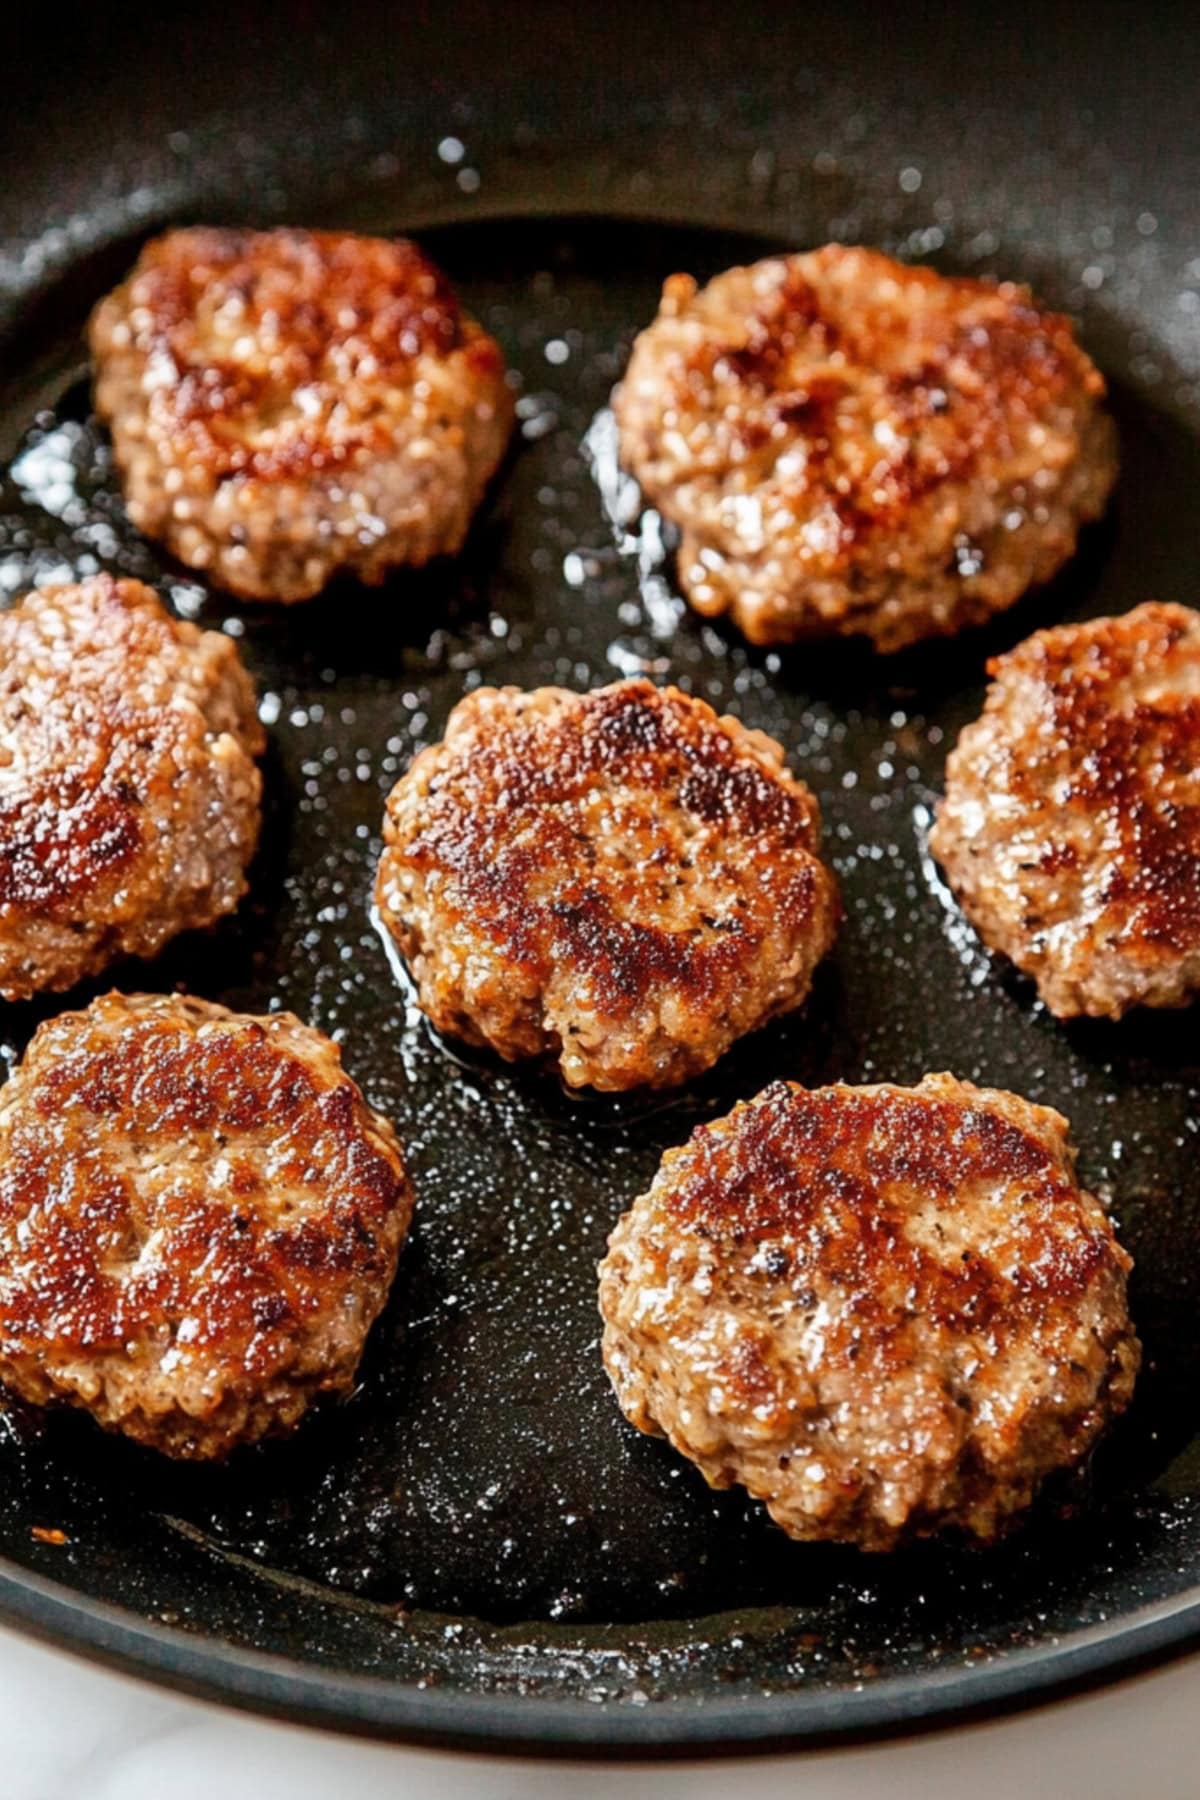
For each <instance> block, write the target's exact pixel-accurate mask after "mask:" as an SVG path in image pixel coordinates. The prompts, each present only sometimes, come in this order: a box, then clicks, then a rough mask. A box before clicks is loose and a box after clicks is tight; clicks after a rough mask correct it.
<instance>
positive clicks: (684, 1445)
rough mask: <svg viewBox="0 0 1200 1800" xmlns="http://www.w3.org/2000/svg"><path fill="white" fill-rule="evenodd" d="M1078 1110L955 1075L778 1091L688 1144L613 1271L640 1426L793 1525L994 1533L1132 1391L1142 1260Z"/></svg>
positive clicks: (618, 1237)
mask: <svg viewBox="0 0 1200 1800" xmlns="http://www.w3.org/2000/svg"><path fill="white" fill-rule="evenodd" d="M1073 1162H1074V1156H1073V1152H1072V1150H1071V1148H1070V1145H1069V1142H1068V1127H1067V1123H1066V1121H1065V1119H1063V1118H1061V1117H1060V1116H1059V1114H1058V1113H1056V1112H1052V1111H1050V1110H1049V1109H1048V1108H1046V1107H1041V1106H1033V1105H1031V1104H1030V1103H1029V1102H1028V1101H1025V1100H1021V1099H1018V1098H1017V1096H1016V1095H1014V1094H1008V1093H1003V1092H998V1091H994V1090H990V1089H980V1088H974V1087H972V1086H970V1085H969V1084H968V1083H966V1082H960V1081H957V1080H955V1079H954V1077H953V1076H950V1075H927V1076H926V1077H925V1079H924V1080H923V1081H922V1082H921V1083H920V1084H919V1086H918V1087H916V1088H900V1087H893V1086H890V1085H881V1086H878V1087H865V1088H851V1087H830V1088H822V1089H818V1090H815V1091H810V1090H807V1089H804V1088H800V1087H797V1086H795V1085H794V1084H792V1083H785V1082H776V1083H774V1084H773V1085H772V1086H771V1087H769V1088H767V1089H766V1090H765V1092H764V1093H762V1094H760V1095H759V1096H758V1098H757V1099H756V1100H754V1101H751V1102H750V1103H749V1104H748V1105H743V1106H738V1107H736V1108H735V1109H734V1111H733V1112H732V1113H731V1114H729V1116H728V1117H727V1118H724V1119H719V1120H717V1121H716V1122H715V1123H714V1124H711V1125H705V1126H701V1127H699V1128H698V1129H697V1130H696V1131H695V1132H694V1133H693V1134H692V1137H691V1139H690V1141H689V1142H688V1143H687V1144H685V1145H684V1146H683V1147H682V1148H681V1149H678V1150H673V1151H669V1152H668V1153H667V1155H666V1157H665V1158H664V1159H663V1163H662V1167H661V1169H660V1171H659V1174H658V1176H657V1178H656V1180H655V1182H654V1185H653V1186H652V1188H651V1189H650V1191H649V1193H648V1194H645V1195H644V1196H643V1197H642V1198H641V1199H640V1200H638V1201H637V1202H636V1203H635V1204H634V1206H633V1208H632V1210H631V1211H630V1212H628V1213H627V1214H626V1215H625V1217H624V1218H623V1219H622V1220H621V1222H620V1224H619V1225H618V1226H617V1228H616V1230H615V1231H614V1232H613V1235H612V1237H611V1238H610V1240H609V1250H608V1255H607V1257H606V1258H605V1260H604V1262H603V1263H602V1264H601V1265H600V1278H601V1279H600V1309H601V1312H602V1314H603V1316H604V1321H605V1326H604V1339H603V1355H604V1362H605V1367H606V1368H607V1370H608V1372H609V1375H610V1376H611V1378H612V1381H613V1385H614V1387H615V1389H616V1393H617V1398H618V1400H619V1402H620V1404H621V1408H622V1410H623V1411H624V1413H625V1414H626V1416H627V1417H628V1418H629V1419H630V1420H631V1421H632V1423H633V1424H634V1425H636V1426H637V1427H638V1429H639V1430H641V1431H646V1432H651V1433H656V1432H661V1433H663V1434H665V1435H666V1436H667V1437H668V1438H669V1439H670V1441H671V1443H672V1444H673V1445H674V1446H675V1448H676V1449H677V1450H680V1451H682V1452H683V1454H684V1455H685V1456H689V1457H690V1458H691V1459H692V1460H693V1461H694V1462H695V1463H697V1464H698V1466H699V1468H700V1469H701V1471H702V1472H703V1474H704V1476H705V1479H706V1480H707V1481H708V1482H709V1483H710V1484H711V1485H712V1486H713V1487H728V1486H730V1485H731V1484H732V1483H734V1482H741V1483H742V1484H743V1485H744V1486H745V1487H747V1488H748V1489H749V1491H750V1492H751V1493H752V1494H753V1495H755V1496H756V1497H757V1498H758V1499H760V1500H763V1501H764V1502H765V1503H766V1506H767V1508H768V1510H769V1511H770V1513H771V1515H772V1517H773V1518H774V1519H775V1520H776V1521H777V1523H778V1524H780V1525H782V1526H783V1528H784V1530H785V1531H787V1532H788V1533H789V1534H790V1535H791V1536H793V1537H797V1538H812V1539H817V1538H821V1539H837V1540H842V1541H847V1542H852V1543H856V1544H858V1545H860V1546H861V1547H862V1548H864V1549H870V1550H886V1549H890V1548H892V1547H893V1546H894V1545H896V1544H897V1543H898V1542H900V1541H902V1540H903V1539H905V1538H908V1537H911V1536H918V1535H925V1534H928V1533H931V1532H934V1531H937V1530H940V1529H943V1528H946V1527H953V1528H956V1529H957V1530H959V1531H960V1532H963V1533H965V1534H967V1535H968V1536H970V1537H972V1538H975V1539H978V1540H980V1541H984V1542H987V1541H989V1540H990V1539H992V1538H994V1537H995V1536H996V1535H997V1534H998V1533H999V1532H1000V1531H1001V1530H1002V1529H1003V1528H1004V1527H1005V1526H1006V1524H1008V1522H1009V1521H1010V1520H1011V1519H1012V1518H1013V1516H1014V1515H1015V1514H1017V1513H1018V1512H1020V1511H1021V1509H1022V1508H1024V1507H1025V1506H1027V1505H1028V1504H1029V1502H1030V1500H1031V1499H1032V1497H1033V1495H1034V1493H1035V1491H1036V1489H1037V1487H1038V1485H1039V1484H1040V1482H1041V1481H1042V1480H1043V1478H1044V1477H1045V1476H1047V1475H1048V1474H1049V1473H1050V1472H1051V1471H1052V1470H1054V1469H1057V1468H1060V1467H1068V1466H1071V1465H1073V1464H1076V1463H1078V1462H1079V1461H1080V1460H1081V1459H1082V1458H1083V1457H1084V1456H1085V1455H1086V1453H1087V1451H1088V1450H1089V1449H1090V1447H1091V1445H1092V1444H1093V1442H1094V1441H1095V1439H1096V1436H1097V1434H1098V1433H1099V1432H1100V1430H1101V1429H1102V1427H1103V1425H1104V1423H1105V1421H1106V1420H1107V1419H1108V1418H1110V1417H1112V1416H1113V1415H1114V1414H1116V1413H1119V1412H1121V1411H1122V1410H1123V1409H1124V1407H1125V1406H1126V1405H1127V1404H1128V1401H1129V1398H1130V1394H1131V1392H1132V1389H1133V1383H1134V1378H1135V1375H1136V1372H1137V1367H1138V1359H1139V1348H1138V1343H1137V1340H1136V1338H1135V1337H1134V1335H1133V1330H1132V1327H1131V1325H1130V1321H1129V1314H1128V1310H1127V1306H1126V1297H1125V1287H1126V1277H1127V1274H1128V1271H1129V1269H1130V1267H1131V1263H1130V1258H1129V1257H1128V1255H1127V1254H1126V1252H1125V1251H1124V1250H1123V1249H1122V1248H1121V1247H1120V1245H1119V1244H1118V1243H1117V1242H1116V1240H1115V1238H1114V1236H1113V1232H1112V1228H1111V1226H1110V1225H1109V1222H1108V1220H1107V1218H1106V1216H1105V1214H1104V1212H1103V1210H1102V1208H1101V1207H1100V1205H1099V1203H1098V1202H1097V1201H1096V1200H1095V1199H1093V1197H1092V1196H1091V1195H1090V1194H1088V1193H1086V1192H1084V1191H1082V1190H1081V1189H1080V1187H1079V1185H1078V1183H1077V1181H1076V1179H1075V1175H1074V1171H1073Z"/></svg>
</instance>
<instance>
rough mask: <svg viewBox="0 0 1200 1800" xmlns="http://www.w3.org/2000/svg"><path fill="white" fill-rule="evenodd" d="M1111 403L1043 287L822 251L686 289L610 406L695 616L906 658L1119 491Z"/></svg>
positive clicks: (1056, 553)
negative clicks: (675, 549)
mask: <svg viewBox="0 0 1200 1800" xmlns="http://www.w3.org/2000/svg"><path fill="white" fill-rule="evenodd" d="M1103 395H1104V382H1103V380H1102V378H1101V376H1100V375H1099V373H1098V372H1097V370H1096V369H1095V368H1094V367H1093V365H1092V363H1091V362H1090V361H1089V360H1088V358H1087V357H1086V356H1085V355H1084V353H1083V351H1082V350H1081V349H1080V348H1079V346H1078V345H1077V344H1076V342H1075V339H1074V337H1073V335H1072V331H1071V326H1070V324H1069V323H1068V321H1067V320H1066V319H1064V318H1060V317H1058V316H1057V315H1056V314H1054V313H1048V312H1044V311H1042V310H1041V308H1040V307H1039V306H1038V305H1037V304H1036V302H1035V301H1034V300H1033V298H1032V296H1031V295H1030V293H1029V291H1028V289H1026V288H1023V287H1018V286H1015V285H1014V284H1012V283H1009V282H1006V283H1004V284H1003V285H1001V286H995V285H993V284H991V283H987V282H982V281H966V280H950V279H948V278H947V277H945V276H941V275H937V274H935V273H934V271H933V270H931V269H913V268H906V267H904V265H902V264H900V263H896V262H893V261H892V260H891V259H890V258H889V257H886V256H881V255H880V254H879V252H878V251H874V250H859V249H843V248H842V247H841V246H840V245H837V244H830V245H827V246H826V248H825V249H823V250H817V251H814V252H813V253H811V254H809V255H804V256H777V257H770V258H768V259H767V260H766V261H764V262H760V263H755V264H754V265H753V266H751V267H750V268H737V269H729V270H728V271H727V272H726V273H725V274H723V275H718V276H717V278H716V279H715V280H714V281H711V282H709V284H708V286H707V287H705V288H701V289H699V290H697V287H696V283H695V282H694V281H693V280H692V278H691V277H690V276H687V275H673V276H672V277H671V279H670V280H669V281H668V282H667V284H666V286H665V288H664V289H663V298H662V305H661V308H660V310H659V314H658V317H657V318H656V319H655V321H654V323H653V324H652V325H651V326H650V327H649V329H648V330H646V331H644V332H643V333H642V334H641V336H640V337H639V338H638V340H637V343H636V344H635V346H634V351H633V357H632V360H631V362H630V364H629V370H628V373H627V374H626V376H625V379H624V381H623V382H622V384H621V386H620V388H619V389H618V391H617V394H616V397H615V401H614V405H615V410H616V415H617V421H618V425H619V428H620V443H621V455H622V459H623V461H624V462H625V463H626V465H627V466H628V467H629V469H631V470H632V472H633V473H634V474H635V475H636V476H637V478H638V481H639V482H640V484H641V487H642V490H643V492H644V493H645V495H646V497H647V499H648V500H650V501H651V502H652V503H653V504H654V505H655V506H657V507H658V508H659V509H660V510H661V512H662V513H663V514H664V515H665V517H666V518H668V519H670V520H672V521H673V522H674V524H675V525H677V526H678V527H679V529H680V531H681V533H682V542H681V546H680V552H679V578H680V581H681V583H682V585H683V589H684V592H685V593H686V595H687V597H688V599H689V600H690V601H691V603H692V605H693V606H694V607H695V608H696V609H697V611H699V612H702V613H708V614H719V613H729V615H730V617H731V618H732V619H733V621H734V623H735V624H736V625H738V626H740V627H741V629H742V630H743V631H744V632H745V634H746V636H747V637H748V638H750V640H751V641H752V642H753V643H757V644H785V643H792V642H794V641H796V640H797V639H800V638H806V637H813V636H826V635H830V634H833V633H865V634H866V635H867V636H868V637H870V638H872V639H874V641H875V643H876V645H877V646H878V648H879V649H881V650H897V649H899V648H900V647H901V646H903V645H905V644H908V643H912V642H913V641H914V640H916V639H918V638H923V637H929V636H934V635H939V634H944V633H948V632H953V631H957V630H958V629H959V628H960V626H963V625H969V624H973V623H976V622H978V621H979V620H982V619H985V618H987V617H988V616H989V615H990V614H992V613H995V612H998V611H999V610H1000V609H1001V608H1003V607H1006V606H1009V605H1011V604H1012V602H1013V601H1014V600H1016V599H1017V597H1018V596H1019V595H1020V594H1022V593H1023V592H1024V591H1025V589H1026V588H1028V587H1029V586H1031V584H1033V583H1035V582H1039V581H1045V580H1047V579H1048V578H1049V576H1051V575H1052V574H1053V573H1054V571H1055V570H1056V569H1057V568H1058V567H1059V566H1060V565H1061V564H1062V563H1063V562H1065V561H1066V559H1067V558H1068V557H1069V556H1070V555H1071V553H1072V551H1073V550H1074V548H1075V539H1076V534H1077V532H1078V529H1079V526H1080V525H1081V524H1082V523H1083V522H1084V521H1086V520H1089V519H1094V518H1096V517H1098V515H1099V514H1100V512H1101V511H1102V510H1103V507H1104V502H1105V500H1106V498H1107V495H1108V492H1109V489H1110V488H1111V486H1112V484H1113V479H1114V477H1115V474H1116V439H1115V433H1114V430H1113V426H1112V423H1111V420H1110V419H1109V417H1108V415H1107V414H1106V413H1105V412H1104V411H1103V410H1102V408H1101V400H1102V398H1103Z"/></svg>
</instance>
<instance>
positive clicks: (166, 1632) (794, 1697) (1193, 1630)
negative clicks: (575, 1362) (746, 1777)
mask: <svg viewBox="0 0 1200 1800" xmlns="http://www.w3.org/2000/svg"><path fill="white" fill-rule="evenodd" d="M0 1623H2V1624H4V1625H8V1626H11V1627H15V1628H17V1629H18V1630H22V1631H24V1632H25V1633H26V1634H27V1635H29V1636H32V1637H34V1638H37V1639H39V1640H40V1641H41V1642H43V1643H47V1644H50V1645H53V1646H54V1647H56V1648H58V1649H63V1650H68V1651H72V1652H75V1653H76V1654H79V1655H82V1656H83V1657H84V1658H85V1659H87V1660H91V1661H93V1662H97V1663H100V1664H103V1665H105V1666H107V1667H108V1668H110V1669H115V1670H116V1671H117V1672H119V1673H121V1674H125V1675H132V1676H135V1677H139V1678H140V1679H142V1680H145V1681H149V1682H152V1683H155V1684H156V1685H159V1686H166V1687H169V1688H173V1689H175V1690H176V1691H178V1692H181V1693H184V1694H186V1695H188V1696H190V1697H191V1698H192V1699H197V1700H205V1701H210V1702H215V1703H217V1704H225V1705H232V1706H236V1707H237V1708H238V1709H239V1710H240V1711H242V1712H249V1713H255V1714H258V1715H260V1716H266V1717H268V1718H272V1719H275V1720H278V1721H282V1722H284V1723H287V1724H293V1725H304V1726H308V1727H310V1728H313V1729H317V1730H331V1731H338V1732H342V1733H345V1734H346V1735H348V1736H354V1737H360V1738H370V1739H377V1740H378V1739H382V1740H385V1741H388V1742H393V1743H407V1744H413V1745H420V1746H424V1747H427V1748H431V1749H447V1750H458V1751H473V1752H476V1753H488V1754H492V1755H497V1754H501V1755H508V1756H528V1755H530V1754H531V1753H533V1754H540V1755H544V1756H546V1757H548V1758H555V1757H558V1758H562V1759H569V1758H570V1757H571V1756H573V1755H575V1754H577V1753H580V1752H583V1753H586V1754H587V1755H588V1757H590V1758H595V1757H602V1758H604V1759H606V1760H610V1761H616V1760H620V1759H622V1758H624V1759H626V1760H642V1759H648V1758H654V1759H659V1758H663V1757H670V1758H673V1759H678V1760H686V1759H687V1758H689V1757H693V1756H696V1755H697V1754H701V1753H703V1754H704V1755H707V1756H711V1755H713V1754H717V1755H725V1756H729V1755H736V1754H739V1753H741V1754H744V1753H746V1752H753V1753H757V1754H760V1755H765V1754H769V1753H771V1752H775V1753H780V1752H786V1751H794V1750H797V1749H807V1750H818V1749H827V1748H832V1747H837V1746H845V1745H849V1744H863V1743H869V1742H875V1741H878V1740H880V1739H888V1740H891V1739H897V1738H902V1737H907V1736H913V1735H917V1734H921V1733H927V1732H931V1731H934V1730H938V1729H945V1728H946V1727H948V1726H954V1725H967V1724H975V1723H979V1722H982V1721H984V1720H988V1719H996V1718H999V1717H1003V1716H1005V1715H1007V1714H1010V1713H1014V1712H1020V1711H1026V1710H1029V1709H1031V1708H1033V1707H1034V1706H1039V1705H1045V1704H1047V1703H1048V1702H1050V1701H1053V1700H1062V1699H1067V1698H1070V1697H1071V1696H1072V1695H1076V1694H1080V1693H1084V1692H1087V1691H1088V1690H1089V1689H1093V1688H1096V1687H1099V1686H1102V1685H1107V1684H1108V1683H1111V1682H1112V1681H1114V1680H1116V1679H1118V1678H1121V1677H1125V1678H1128V1677H1131V1676H1134V1675H1138V1674H1141V1673H1145V1672H1147V1671H1149V1670H1151V1669H1153V1668H1154V1667H1156V1666H1157V1665H1159V1664H1161V1663H1163V1662H1166V1661H1168V1660H1174V1659H1176V1658H1178V1657H1180V1656H1182V1655H1183V1654H1185V1653H1186V1652H1187V1651H1188V1650H1189V1649H1200V1584H1197V1585H1195V1586H1193V1587H1192V1588H1191V1589H1190V1590H1188V1592H1186V1593H1185V1594H1183V1595H1180V1596H1177V1597H1176V1598H1174V1599H1171V1600H1162V1601H1155V1602H1152V1603H1150V1604H1147V1605H1145V1606H1142V1607H1139V1608H1138V1609H1137V1610H1136V1611H1135V1612H1132V1613H1127V1614H1125V1615H1123V1616H1122V1617H1121V1618H1120V1619H1118V1620H1106V1621H1105V1622H1104V1623H1102V1624H1099V1625H1090V1626H1086V1627H1083V1628H1081V1629H1080V1630H1078V1631H1075V1632H1072V1633H1071V1634H1070V1635H1069V1636H1067V1637H1062V1638H1059V1639H1058V1640H1057V1641H1055V1642H1053V1643H1048V1644H1038V1645H1032V1646H1028V1647H1026V1648H1024V1649H1020V1650H1014V1651H1012V1652H1010V1653H1009V1654H1007V1655H1004V1656H999V1657H997V1658H995V1659H994V1660H993V1661H991V1662H989V1663H986V1664H981V1665H978V1666H976V1667H966V1668H957V1669H944V1670H941V1669H939V1670H936V1671H933V1672H929V1671H925V1672H924V1673H922V1674H920V1675H912V1676H909V1675H898V1676H884V1677H881V1678H880V1679H879V1680H877V1681H874V1682H871V1683H870V1684H868V1685H865V1686H858V1687H856V1688H853V1689H850V1690H830V1689H814V1690H813V1691H811V1692H808V1693H805V1692H803V1691H801V1692H796V1693H790V1694H778V1693H776V1694H761V1695H750V1696H746V1697H743V1698H730V1699H729V1700H714V1699H713V1698H712V1697H711V1696H705V1697H702V1698H701V1699H699V1700H682V1699H672V1700H657V1701H652V1702H650V1704H649V1705H647V1706H644V1707H635V1706H634V1705H632V1704H630V1703H621V1702H616V1703H612V1702H609V1703H607V1704H602V1705H597V1704H594V1703H593V1702H590V1701H587V1700H556V1699H552V1698H550V1697H548V1696H545V1695H530V1694H525V1695H512V1696H509V1695H499V1694H475V1693H470V1692H457V1693H456V1692H451V1691H439V1690H438V1689H436V1688H419V1687H417V1686H416V1684H414V1683H412V1682H403V1681H395V1680H390V1679H388V1678H386V1677H383V1676H375V1675H339V1674H334V1673H332V1672H327V1671H318V1670H316V1669H315V1668H313V1667H312V1666H311V1665H307V1664H303V1663H296V1662H293V1661H291V1660H290V1659H289V1658H287V1657H284V1656H278V1655H274V1654H271V1653H268V1652H265V1651H259V1650H247V1649H243V1648H241V1647H240V1646H238V1645H235V1644H231V1643H228V1642H224V1641H222V1640H221V1639H219V1638H215V1637H211V1636H206V1635H200V1634H195V1635H194V1634H192V1633H190V1632H185V1631H180V1630H177V1629H175V1628H173V1627H171V1626H168V1625H159V1624H154V1623H151V1622H149V1621H145V1620H142V1619H139V1618H138V1617H137V1615H136V1614H134V1613H131V1612H128V1611H127V1610H126V1609H124V1608H122V1607H117V1606H113V1605H111V1604H110V1603H108V1602H106V1601H101V1600H92V1599H89V1598H86V1597H84V1596H82V1595H80V1594H78V1593H77V1592H76V1591H75V1590H73V1589H72V1588H69V1587H67V1586H66V1584H65V1583H62V1582H59V1581H54V1580H50V1579H48V1578H46V1577H44V1576H39V1575H33V1574H30V1573H28V1572H27V1571H25V1570H23V1569H22V1568H21V1567H20V1566H19V1565H18V1564H16V1563H13V1562H12V1561H10V1560H9V1559H8V1558H7V1557H0Z"/></svg>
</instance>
